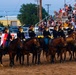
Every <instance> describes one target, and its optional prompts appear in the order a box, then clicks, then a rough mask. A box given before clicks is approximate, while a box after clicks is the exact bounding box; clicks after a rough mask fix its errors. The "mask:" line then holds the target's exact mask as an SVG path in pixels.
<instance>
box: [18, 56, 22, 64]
mask: <svg viewBox="0 0 76 75" xmlns="http://www.w3.org/2000/svg"><path fill="white" fill-rule="evenodd" d="M21 57H22V55H19V63H20V64H22V63H21Z"/></svg>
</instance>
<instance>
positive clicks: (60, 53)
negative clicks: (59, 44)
mask: <svg viewBox="0 0 76 75" xmlns="http://www.w3.org/2000/svg"><path fill="white" fill-rule="evenodd" d="M61 62H62V52H61V53H60V63H61Z"/></svg>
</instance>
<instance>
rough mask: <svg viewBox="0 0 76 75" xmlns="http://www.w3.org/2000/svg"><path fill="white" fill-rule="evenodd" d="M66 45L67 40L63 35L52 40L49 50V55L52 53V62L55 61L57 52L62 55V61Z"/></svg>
mask: <svg viewBox="0 0 76 75" xmlns="http://www.w3.org/2000/svg"><path fill="white" fill-rule="evenodd" d="M65 46H66V42H65V40H64V38H62V37H59V38H56V39H53V40H52V42H51V43H50V44H49V52H48V55H51V63H54V59H55V55H56V53H57V54H58V56H60V62H62V53H63V48H64V47H65Z"/></svg>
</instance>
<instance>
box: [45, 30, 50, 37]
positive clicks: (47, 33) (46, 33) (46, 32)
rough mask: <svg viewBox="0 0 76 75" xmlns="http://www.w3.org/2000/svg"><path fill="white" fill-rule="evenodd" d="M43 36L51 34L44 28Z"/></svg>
mask: <svg viewBox="0 0 76 75" xmlns="http://www.w3.org/2000/svg"><path fill="white" fill-rule="evenodd" d="M43 36H44V37H48V36H51V34H50V32H49V31H46V30H44V31H43Z"/></svg>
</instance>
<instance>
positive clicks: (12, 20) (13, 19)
mask: <svg viewBox="0 0 76 75" xmlns="http://www.w3.org/2000/svg"><path fill="white" fill-rule="evenodd" d="M0 23H2V24H3V25H4V26H8V25H9V26H21V23H20V21H19V20H18V19H17V16H4V17H1V18H0Z"/></svg>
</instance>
